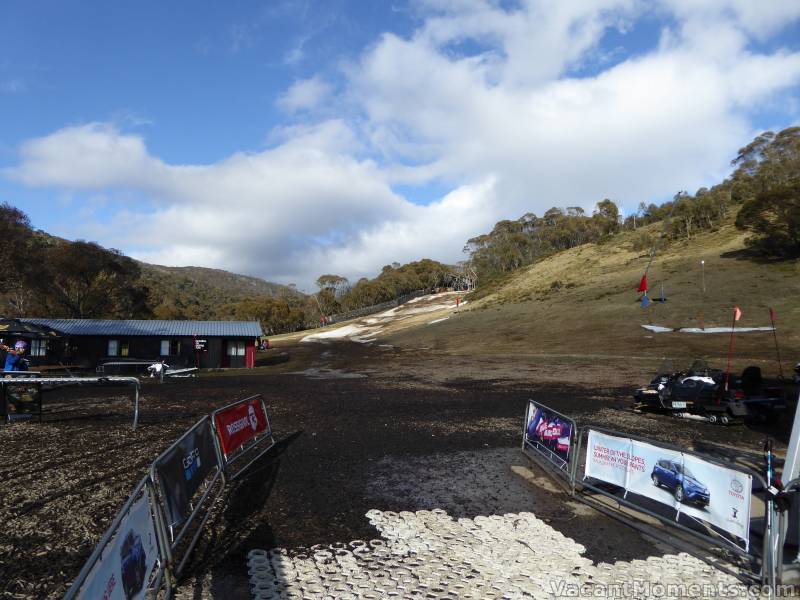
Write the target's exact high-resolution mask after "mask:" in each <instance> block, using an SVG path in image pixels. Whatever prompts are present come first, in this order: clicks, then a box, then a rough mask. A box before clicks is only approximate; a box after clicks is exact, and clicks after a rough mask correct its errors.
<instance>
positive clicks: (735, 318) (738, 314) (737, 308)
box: [733, 306, 742, 321]
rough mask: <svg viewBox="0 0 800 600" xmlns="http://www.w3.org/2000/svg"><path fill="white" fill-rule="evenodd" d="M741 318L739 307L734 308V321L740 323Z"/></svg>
mask: <svg viewBox="0 0 800 600" xmlns="http://www.w3.org/2000/svg"><path fill="white" fill-rule="evenodd" d="M741 318H742V311H741V310H739V307H738V306H734V307H733V320H734V321H738V320H739V319H741Z"/></svg>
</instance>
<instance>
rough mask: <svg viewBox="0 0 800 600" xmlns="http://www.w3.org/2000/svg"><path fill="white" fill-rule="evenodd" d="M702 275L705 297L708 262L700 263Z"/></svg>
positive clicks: (702, 261)
mask: <svg viewBox="0 0 800 600" xmlns="http://www.w3.org/2000/svg"><path fill="white" fill-rule="evenodd" d="M700 273H701V278H702V280H703V296H705V294H706V261H704V260H701V261H700Z"/></svg>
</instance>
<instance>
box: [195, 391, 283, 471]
mask: <svg viewBox="0 0 800 600" xmlns="http://www.w3.org/2000/svg"><path fill="white" fill-rule="evenodd" d="M211 419H212V423H213V425H214V433H215V435H216V438H217V441H218V443H219V447H220V454H221V456H222V462H223V468H224V469H225V470H226V472H228V468H229V466H230V465H231V463H233V462H234V461H237V460H239V459H242V458H250V460H249V461H248V462H247V463H246V464H244V465H243V466H241V467H240V468H239V470H238V471H236V473H234V474H232V476H231V478H232V479H233V478H235V477H237V476H238V475H240V474H241V473H243V472H244V471H245V469H247V467H249V466H250V465H251V464H252V463H253V462H255V461H256V460H258V459H259V458H260V457H261V456H263V454H264V453H265V452H267V451H268V450H269V449H270V448H272V446H274V445H275V438H274V437H273V435H272V426H271V425H270V422H269V415H268V413H267V406H266V403H265V402H264V398H263V397H262V396H261V395H260V394H259V395H256V396H251V397H250V398H245V399H243V400H239V401H237V402H233V403H232V404H228V405H227V406H223V407H222V408H220V409H218V410H215V411H214V412H213V413H211ZM264 442H267V443H266V444H265V443H264Z"/></svg>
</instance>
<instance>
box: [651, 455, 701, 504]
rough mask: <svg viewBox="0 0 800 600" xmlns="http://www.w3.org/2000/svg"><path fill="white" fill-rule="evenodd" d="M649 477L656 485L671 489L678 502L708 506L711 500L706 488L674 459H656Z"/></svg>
mask: <svg viewBox="0 0 800 600" xmlns="http://www.w3.org/2000/svg"><path fill="white" fill-rule="evenodd" d="M650 478H651V479H652V480H653V485H655V486H656V487H661V486H664V487H665V488H667V489H669V490H671V491H672V493H673V494H674V495H675V500H677V501H678V502H693V503H695V504H699V505H701V506H708V503H709V502H710V501H711V494H709V492H708V488H707V487H706V486H704V485H703V484H702V483H700V482H699V481H698V480H697V479H696V478H695V476H694V475H692V473H691V471H689V469H687V468H686V467H685V466H684V465H682V464H680V463H678V462H675V461H674V460H669V459H661V460H659V461H656V464H655V466H654V467H653V473H652V475H650Z"/></svg>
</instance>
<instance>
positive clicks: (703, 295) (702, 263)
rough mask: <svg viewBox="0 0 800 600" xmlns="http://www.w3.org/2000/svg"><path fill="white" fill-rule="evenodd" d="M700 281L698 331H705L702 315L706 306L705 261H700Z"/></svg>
mask: <svg viewBox="0 0 800 600" xmlns="http://www.w3.org/2000/svg"><path fill="white" fill-rule="evenodd" d="M700 280H701V282H702V285H701V288H700V289H701V290H702V293H701V300H700V329H702V330H704V331H705V328H706V323H705V317H704V315H703V311H704V310H705V304H706V261H705V260H701V261H700Z"/></svg>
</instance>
